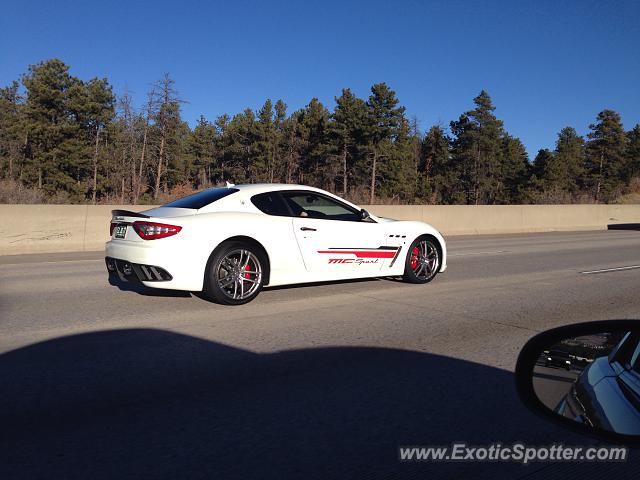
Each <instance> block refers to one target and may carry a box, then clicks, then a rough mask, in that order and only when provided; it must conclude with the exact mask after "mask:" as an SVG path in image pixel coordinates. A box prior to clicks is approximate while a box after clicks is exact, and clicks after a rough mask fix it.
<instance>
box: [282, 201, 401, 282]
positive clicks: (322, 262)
mask: <svg viewBox="0 0 640 480" xmlns="http://www.w3.org/2000/svg"><path fill="white" fill-rule="evenodd" d="M282 195H283V197H284V199H285V201H286V202H287V204H288V206H289V208H290V209H291V213H292V216H293V229H294V234H295V236H296V240H297V242H298V246H299V247H300V252H301V253H302V257H303V260H304V265H305V269H306V270H307V271H309V272H318V273H319V272H333V273H335V278H340V277H341V276H345V277H349V276H353V275H354V274H357V273H364V274H365V276H366V274H367V273H372V272H373V271H378V270H380V269H381V267H382V266H383V265H384V263H385V260H387V261H389V259H392V258H393V257H394V256H395V254H396V251H397V249H396V248H395V247H385V246H384V240H385V235H384V229H383V227H382V226H381V225H380V224H379V223H376V222H375V221H373V220H371V219H367V220H363V219H362V218H361V214H360V212H359V211H358V210H356V209H353V208H352V207H350V206H349V205H347V204H344V203H342V202H340V201H338V200H336V199H334V198H331V197H329V196H326V195H323V194H321V193H317V192H312V191H293V192H282Z"/></svg>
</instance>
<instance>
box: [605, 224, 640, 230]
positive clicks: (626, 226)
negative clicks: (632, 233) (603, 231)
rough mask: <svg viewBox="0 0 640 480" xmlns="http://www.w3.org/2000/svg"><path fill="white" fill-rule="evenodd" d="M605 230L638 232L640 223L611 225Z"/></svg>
mask: <svg viewBox="0 0 640 480" xmlns="http://www.w3.org/2000/svg"><path fill="white" fill-rule="evenodd" d="M607 230H640V223H612V224H610V225H607Z"/></svg>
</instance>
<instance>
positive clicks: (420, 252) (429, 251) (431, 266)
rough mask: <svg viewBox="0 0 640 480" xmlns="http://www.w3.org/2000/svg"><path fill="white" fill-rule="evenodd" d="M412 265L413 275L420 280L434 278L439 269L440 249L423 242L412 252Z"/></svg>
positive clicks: (425, 241)
mask: <svg viewBox="0 0 640 480" xmlns="http://www.w3.org/2000/svg"><path fill="white" fill-rule="evenodd" d="M410 264H411V270H413V274H414V275H415V276H416V277H418V278H419V279H420V280H426V279H428V278H430V277H432V276H433V275H434V274H435V273H437V269H438V264H439V259H438V249H437V248H436V246H435V245H434V244H433V243H431V242H429V241H427V240H421V241H420V242H418V243H417V244H416V245H415V246H414V247H413V250H412V251H411V259H410Z"/></svg>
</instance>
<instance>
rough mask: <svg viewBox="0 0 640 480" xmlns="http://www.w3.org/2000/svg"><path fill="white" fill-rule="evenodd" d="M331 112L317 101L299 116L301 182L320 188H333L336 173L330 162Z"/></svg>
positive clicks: (313, 100) (311, 103) (314, 100)
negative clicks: (329, 132)
mask: <svg viewBox="0 0 640 480" xmlns="http://www.w3.org/2000/svg"><path fill="white" fill-rule="evenodd" d="M328 124H329V111H328V110H327V109H326V108H325V106H324V105H323V104H322V103H321V102H320V101H319V100H318V99H317V98H312V99H311V101H310V102H309V104H308V105H307V106H306V107H305V108H303V109H302V110H301V111H300V112H299V114H298V126H299V129H300V130H299V132H300V137H301V144H302V149H301V170H302V172H301V176H300V181H303V182H306V183H308V184H311V185H315V186H318V187H324V188H331V187H332V182H333V179H334V178H335V175H336V171H335V169H334V168H333V167H334V166H335V165H332V164H330V163H329V161H328V157H329V155H328V152H329V144H328V143H327V140H328V135H327V131H328Z"/></svg>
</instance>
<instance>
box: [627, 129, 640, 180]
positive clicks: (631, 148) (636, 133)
mask: <svg viewBox="0 0 640 480" xmlns="http://www.w3.org/2000/svg"><path fill="white" fill-rule="evenodd" d="M625 157H626V158H625V169H624V176H625V179H626V180H627V181H631V180H632V179H634V178H640V124H636V126H635V127H633V129H632V130H630V131H629V132H627V146H626V149H625Z"/></svg>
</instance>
